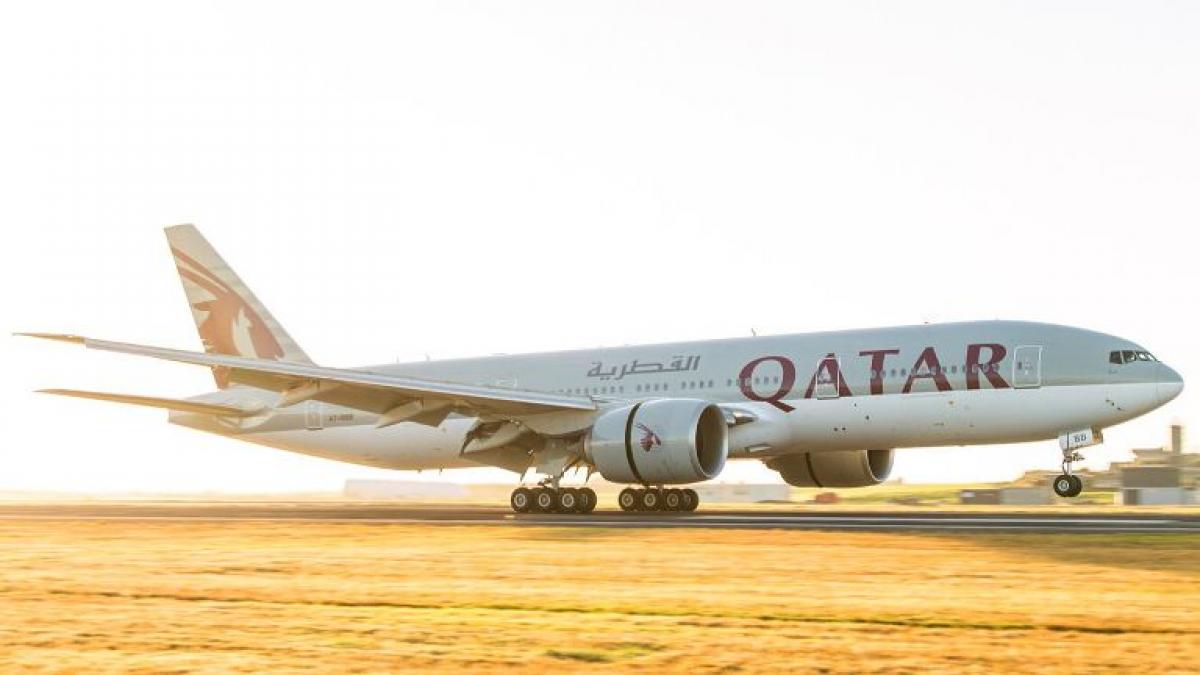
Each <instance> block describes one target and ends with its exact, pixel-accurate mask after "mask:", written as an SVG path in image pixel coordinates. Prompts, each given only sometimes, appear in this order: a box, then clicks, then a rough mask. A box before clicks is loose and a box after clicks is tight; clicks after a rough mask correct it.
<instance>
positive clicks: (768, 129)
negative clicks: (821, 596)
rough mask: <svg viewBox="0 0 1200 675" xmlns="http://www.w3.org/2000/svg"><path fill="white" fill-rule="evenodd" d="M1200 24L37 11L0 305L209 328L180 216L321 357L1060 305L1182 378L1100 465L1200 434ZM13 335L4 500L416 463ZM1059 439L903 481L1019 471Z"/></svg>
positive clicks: (3, 112) (140, 326) (970, 456)
mask: <svg viewBox="0 0 1200 675" xmlns="http://www.w3.org/2000/svg"><path fill="white" fill-rule="evenodd" d="M1198 35H1200V5H1198V4H1196V3H1186V2H1136V3H1135V2H1126V3H1106V2H1094V1H1088V2H1075V3H1055V2H1043V1H1038V2H1028V3H1020V2H1013V3H971V2H961V1H954V2H944V3H918V2H910V3H885V2H878V3H852V2H818V3H800V2H779V3H768V2H727V3H709V2H703V3H702V2H695V1H694V0H688V1H681V2H590V3H572V2H561V1H554V2H545V3H534V2H506V3H494V2H449V1H446V0H438V1H436V2H408V3H394V2H380V3H325V4H306V3H296V2H289V3H265V2H264V3H240V2H227V3H224V2H196V3H163V2H145V3H127V2H111V3H78V4H74V3H55V2H48V3H17V4H15V5H12V6H10V7H8V9H7V10H6V13H5V21H4V22H3V23H2V24H0V64H2V65H0V85H2V86H3V95H4V105H3V106H0V142H2V145H0V147H2V148H3V152H2V153H0V180H2V184H3V186H4V190H3V193H2V194H3V198H2V199H0V209H2V211H0V212H2V213H3V222H4V226H3V227H4V240H5V241H4V245H3V247H0V251H2V253H0V255H2V256H3V259H2V260H0V263H2V266H0V274H2V275H3V278H2V281H3V291H2V295H0V297H2V298H3V307H2V312H0V316H2V318H3V326H2V328H3V329H4V331H5V332H6V333H7V332H11V331H15V330H56V331H71V332H79V333H84V334H87V335H94V336H97V337H105V338H113V339H123V340H129V341H135V342H141V343H148V344H157V345H165V346H175V347H180V348H198V346H199V342H198V339H197V337H196V335H195V331H194V328H193V325H192V322H191V320H190V317H189V313H188V310H187V308H186V305H185V303H184V301H183V294H182V291H181V290H180V287H179V282H178V280H177V277H176V275H175V271H174V268H173V265H172V263H171V261H170V259H169V257H168V255H167V250H166V245H165V243H164V241H163V236H162V232H161V229H160V228H161V227H162V226H164V225H168V224H173V223H179V222H194V223H196V224H197V225H199V226H200V227H201V229H202V230H203V231H204V232H205V233H206V234H207V235H208V237H209V238H210V240H212V242H213V243H214V244H215V245H216V247H217V248H218V249H219V250H220V251H221V252H222V254H223V255H224V256H225V258H226V259H227V260H228V261H229V262H230V263H231V264H232V265H233V266H234V267H235V268H236V269H237V270H238V271H239V272H240V273H241V275H242V277H243V278H244V279H245V280H246V281H247V282H248V283H249V284H250V285H251V286H252V287H253V288H254V289H255V290H256V292H257V293H258V295H259V297H260V298H261V299H263V300H264V302H265V303H266V304H267V305H268V306H269V307H270V308H271V309H272V311H273V312H274V313H275V314H276V316H277V317H278V318H279V319H280V320H281V321H282V322H283V323H284V324H285V325H286V326H287V327H288V329H289V331H290V332H291V333H292V335H293V336H294V337H295V338H296V339H297V340H298V341H299V342H300V343H301V345H303V346H304V348H305V349H306V350H307V351H308V353H309V354H310V355H311V356H312V357H313V358H314V359H316V360H317V361H319V362H321V363H326V364H330V365H357V364H364V363H371V362H387V361H392V360H395V359H397V358H399V359H404V360H415V359H421V358H424V355H425V354H426V353H428V354H430V355H432V356H433V357H434V358H437V357H451V356H463V355H476V354H488V353H493V352H520V351H538V350H544V349H561V348H573V347H589V346H595V345H611V344H621V343H637V342H658V341H665V340H681V339H699V338H707V337H725V336H734V335H745V334H748V333H749V331H750V329H751V328H754V329H756V330H757V331H758V332H759V334H764V333H786V332H800V331H808V330H821V329H839V328H850V327H863V326H877V325H888V324H906V323H919V322H922V321H952V320H961V319H984V318H1021V319H1031V320H1041V321H1052V322H1058V323H1066V324H1073V325H1079V326H1084V327H1088V328H1093V329H1097V330H1102V331H1107V332H1111V333H1115V334H1118V335H1121V336H1124V337H1128V338H1131V339H1133V340H1136V341H1139V342H1141V343H1142V344H1144V345H1146V346H1147V347H1148V348H1149V349H1151V350H1152V351H1154V352H1156V354H1157V355H1158V356H1159V357H1160V358H1162V359H1163V360H1165V361H1168V362H1169V363H1171V364H1172V365H1174V366H1175V367H1176V368H1177V369H1178V370H1179V371H1180V372H1181V373H1182V374H1183V375H1184V377H1185V378H1186V379H1188V380H1190V381H1191V387H1190V388H1189V389H1187V390H1185V393H1184V394H1183V396H1181V397H1180V398H1179V399H1177V400H1176V401H1175V402H1174V403H1172V404H1171V405H1170V406H1168V407H1167V408H1165V409H1163V410H1162V411H1160V412H1158V413H1155V414H1153V415H1150V416H1147V417H1146V418H1143V419H1142V420H1140V421H1137V422H1134V423H1130V424H1128V425H1125V426H1122V427H1118V428H1115V429H1112V430H1110V431H1109V432H1108V433H1107V436H1108V443H1107V444H1106V445H1105V446H1103V447H1102V448H1101V449H1098V450H1093V451H1092V452H1091V453H1090V457H1091V458H1093V459H1095V460H1098V461H1097V462H1096V463H1098V464H1103V463H1106V462H1107V461H1108V460H1111V459H1114V458H1121V457H1124V456H1125V455H1126V453H1127V449H1128V448H1129V447H1130V446H1131V445H1132V446H1142V445H1157V444H1160V443H1161V442H1162V440H1163V437H1164V435H1165V432H1164V426H1165V425H1166V424H1167V423H1168V422H1169V421H1170V420H1171V419H1173V418H1180V419H1184V420H1187V421H1193V422H1197V421H1200V420H1197V415H1196V402H1197V395H1196V387H1197V386H1200V385H1198V384H1197V378H1200V354H1197V350H1196V348H1195V345H1196V335H1197V333H1198V331H1197V328H1198V325H1200V321H1198V319H1197V289H1200V283H1198V282H1200V265H1198V264H1197V262H1198V261H1197V248H1196V242H1197V235H1196V234H1195V229H1196V227H1197V225H1198V223H1200V40H1198V39H1197V36H1198ZM0 359H2V362H0V367H2V368H3V373H4V374H5V377H4V378H3V380H4V382H3V388H2V392H0V395H2V396H3V405H4V409H5V410H6V411H7V413H8V414H7V416H6V417H5V425H6V427H7V430H6V433H5V434H4V436H3V439H4V440H3V442H2V443H0V489H63V490H223V491H245V490H297V489H325V488H332V489H336V488H338V487H340V485H341V482H342V481H343V480H344V479H345V478H347V477H371V476H379V475H396V474H388V473H387V472H378V471H372V470H369V469H364V468H357V467H353V466H349V465H341V464H335V463H331V462H325V461H321V460H316V459H310V458H304V457H299V456H294V455H288V454H286V453H283V452H280V451H276V450H270V449H265V448H258V447H255V446H250V445H246V444H241V443H237V442H235V441H230V440H225V439H221V438H217V437H211V436H205V435H202V434H199V433H197V432H192V431H188V430H184V429H179V428H175V427H171V426H169V425H167V424H166V423H165V419H164V417H165V416H164V415H163V414H162V413H160V412H157V411H152V410H144V409H133V408H127V407H123V406H116V405H106V404H102V403H94V402H88V401H76V400H62V399H56V398H52V397H45V396H38V395H34V394H31V393H30V391H31V390H33V389H36V388H41V387H53V386H65V387H77V388H87V389H101V390H114V391H123V392H131V393H146V394H158V395H168V396H185V395H190V394H194V393H197V392H200V391H203V390H206V389H208V388H210V385H211V380H210V378H209V375H208V372H207V371H205V370H203V369H198V368H194V367H190V366H183V365H174V364H167V363H160V362H153V361H144V360H139V359H135V358H132V357H122V356H118V355H112V354H103V353H96V352H91V353H88V352H85V351H84V350H80V349H77V348H76V349H72V348H69V347H66V346H60V345H53V344H47V343H40V342H34V341H27V340H19V339H16V338H0ZM1013 423H1014V424H1020V420H1013ZM1057 454H1058V451H1057V447H1056V445H1055V443H1053V442H1047V443H1040V444H1031V445H1022V446H1006V447H996V448H983V449H944V450H936V451H934V450H929V451H905V452H902V453H900V454H899V456H898V461H897V470H898V473H899V474H900V475H902V476H904V477H905V478H908V479H911V480H999V479H1006V478H1010V477H1012V476H1015V475H1017V474H1019V473H1020V472H1021V471H1022V470H1024V469H1027V468H1034V467H1044V468H1051V467H1054V466H1056V464H1057ZM449 475H451V476H453V475H455V474H449ZM457 475H458V476H459V477H460V478H463V479H480V478H495V477H500V478H503V477H504V476H507V475H510V474H498V473H489V472H482V473H481V472H468V473H460V474H457ZM726 475H727V477H730V478H735V479H736V478H757V477H762V476H769V475H773V474H768V473H766V472H765V470H762V469H759V468H757V466H756V465H754V464H745V465H738V464H734V465H732V466H731V468H730V469H729V470H728V471H727V474H726Z"/></svg>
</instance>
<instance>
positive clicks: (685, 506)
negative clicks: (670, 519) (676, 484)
mask: <svg viewBox="0 0 1200 675" xmlns="http://www.w3.org/2000/svg"><path fill="white" fill-rule="evenodd" d="M617 504H619V505H620V507H621V510H622V511H695V510H696V507H697V506H700V495H698V494H696V491H695V490H693V489H691V488H687V489H684V490H680V489H678V488H625V489H624V490H621V494H620V495H618V496H617Z"/></svg>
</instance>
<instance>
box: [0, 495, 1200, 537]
mask: <svg viewBox="0 0 1200 675" xmlns="http://www.w3.org/2000/svg"><path fill="white" fill-rule="evenodd" d="M3 520H21V521H30V520H43V521H56V520H57V521H64V520H88V521H147V522H153V521H157V522H189V521H209V522H212V521H247V522H252V521H258V522H312V523H371V524H381V525H383V524H403V525H415V524H427V525H492V526H510V527H512V526H522V525H534V526H542V527H611V528H684V527H686V528H710V529H753V530H770V529H787V530H841V531H855V530H857V531H922V532H928V531H932V532H980V531H993V532H1042V533H1052V534H1071V533H1093V534H1094V533H1155V532H1158V533H1185V534H1186V533H1190V534H1198V535H1200V511H1198V512H1197V513H1196V514H1187V515H1177V514H1160V513H1143V514H1139V513H1095V512H1092V513H1078V514H1072V513H1070V512H1063V511H1056V512H1053V513H1014V512H996V513H989V512H984V511H971V512H952V511H930V512H925V513H912V512H877V511H830V512H827V513H820V512H814V511H811V510H805V511H797V510H789V509H777V510H740V511H738V510H711V511H707V512H706V511H705V510H704V507H703V505H702V506H701V508H700V510H699V511H697V512H696V513H686V514H680V513H625V512H622V511H619V510H615V509H611V510H609V509H603V508H602V509H599V510H597V511H596V512H594V513H591V514H587V515H560V514H514V513H512V512H511V511H510V510H509V509H508V508H505V507H500V506H495V507H490V506H455V505H407V504H394V505H393V504H387V505H380V504H343V503H333V504H324V503H278V502H267V503H264V502H144V503H142V502H88V503H17V502H13V503H7V504H0V521H3Z"/></svg>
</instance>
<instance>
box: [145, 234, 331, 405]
mask: <svg viewBox="0 0 1200 675" xmlns="http://www.w3.org/2000/svg"><path fill="white" fill-rule="evenodd" d="M166 233H167V242H168V243H169V244H170V245H171V255H172V256H174V258H175V267H176V268H177V269H178V270H179V278H180V280H181V281H182V282H183V291H184V293H186V294H187V301H188V305H189V306H191V309H192V319H193V320H194V321H195V322H196V331H197V332H198V333H199V334H200V340H201V341H202V342H203V343H204V350H205V351H206V352H208V353H210V354H225V355H228V356H244V357H247V358H252V359H271V360H278V361H292V362H295V363H312V360H311V359H309V358H308V355H306V354H305V353H304V350H302V349H300V346H299V345H297V344H296V342H295V341H294V340H292V337H291V336H290V335H288V334H287V331H285V330H284V329H283V326H281V325H280V324H279V322H278V321H276V320H275V317H273V316H271V313H270V312H269V311H267V308H266V307H264V306H263V304H262V303H261V302H259V300H258V298H256V297H255V296H254V293H253V292H252V291H251V290H250V289H249V288H248V287H247V286H246V284H244V283H242V280H241V279H240V278H238V275H237V274H236V273H235V272H234V271H233V270H232V269H230V267H229V265H226V264H225V261H224V260H222V259H221V256H220V255H218V254H217V252H216V250H214V249H213V247H212V246H211V245H209V243H208V241H207V240H206V239H205V238H204V236H203V235H201V234H200V231H199V230H197V229H196V228H195V227H194V226H192V225H175V226H172V227H168V228H166ZM213 376H214V377H215V378H216V380H217V386H218V387H221V388H222V389H224V388H225V387H226V386H227V384H228V382H227V378H226V377H225V374H224V373H222V372H221V371H220V369H217V368H214V369H213Z"/></svg>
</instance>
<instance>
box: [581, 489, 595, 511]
mask: <svg viewBox="0 0 1200 675" xmlns="http://www.w3.org/2000/svg"><path fill="white" fill-rule="evenodd" d="M579 496H580V498H581V501H582V502H583V503H582V508H581V509H579V512H580V513H591V512H592V511H595V510H596V491H595V490H593V489H592V488H589V487H585V488H579Z"/></svg>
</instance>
